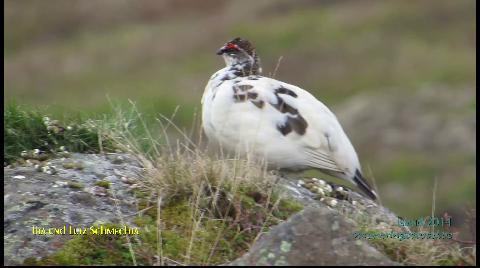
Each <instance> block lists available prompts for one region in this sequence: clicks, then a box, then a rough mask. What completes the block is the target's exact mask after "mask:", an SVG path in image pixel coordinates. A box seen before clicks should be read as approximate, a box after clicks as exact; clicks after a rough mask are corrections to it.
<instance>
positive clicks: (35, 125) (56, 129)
mask: <svg viewBox="0 0 480 268" xmlns="http://www.w3.org/2000/svg"><path fill="white" fill-rule="evenodd" d="M3 123H4V126H3V130H4V132H3V133H4V134H3V143H4V149H3V159H4V162H6V163H12V162H13V161H15V160H16V159H18V158H20V154H21V152H22V151H28V150H33V149H39V150H42V151H45V152H46V153H47V154H55V153H56V152H58V151H60V148H61V147H62V146H64V148H65V149H66V150H68V151H72V152H84V153H96V152H99V151H101V150H113V148H114V147H113V144H112V143H111V142H110V141H109V140H105V139H104V137H101V136H100V135H99V133H98V131H97V130H95V129H93V128H91V127H87V126H86V125H84V124H78V123H75V122H71V123H70V125H67V124H63V123H61V122H59V121H58V120H52V119H50V118H49V117H47V116H44V115H43V114H41V112H39V111H35V110H27V109H26V108H24V107H23V106H21V105H17V104H16V103H12V102H10V103H7V104H6V106H5V108H4V111H3Z"/></svg>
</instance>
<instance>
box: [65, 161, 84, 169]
mask: <svg viewBox="0 0 480 268" xmlns="http://www.w3.org/2000/svg"><path fill="white" fill-rule="evenodd" d="M62 166H63V167H64V168H66V169H76V170H82V169H84V166H83V164H82V163H81V162H65V163H63V164H62Z"/></svg>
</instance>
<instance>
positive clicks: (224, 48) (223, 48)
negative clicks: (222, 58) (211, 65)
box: [217, 46, 227, 55]
mask: <svg viewBox="0 0 480 268" xmlns="http://www.w3.org/2000/svg"><path fill="white" fill-rule="evenodd" d="M225 51H227V47H226V46H223V47H221V48H220V49H219V50H217V55H222V54H223V53H225Z"/></svg>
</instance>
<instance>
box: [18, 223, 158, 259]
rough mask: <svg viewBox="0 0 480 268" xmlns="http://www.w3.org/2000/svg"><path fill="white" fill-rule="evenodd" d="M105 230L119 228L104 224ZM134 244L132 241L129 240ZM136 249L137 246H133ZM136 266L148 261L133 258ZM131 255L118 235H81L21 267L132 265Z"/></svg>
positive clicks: (123, 239) (136, 257) (123, 240)
mask: <svg viewBox="0 0 480 268" xmlns="http://www.w3.org/2000/svg"><path fill="white" fill-rule="evenodd" d="M104 227H106V228H121V227H120V226H119V225H116V224H105V225H104ZM131 241H132V243H135V240H134V239H131ZM134 247H138V245H134ZM135 259H136V261H137V263H138V264H141V265H148V264H149V263H148V260H147V259H145V258H143V257H142V256H135ZM132 264H133V259H132V255H131V254H130V251H129V249H128V246H127V239H126V237H125V236H120V235H91V234H89V235H81V236H77V237H75V238H72V239H70V240H69V241H67V242H66V243H65V245H64V246H63V247H62V248H61V249H60V250H58V251H57V252H56V253H54V254H52V255H50V256H47V257H44V258H42V259H39V260H37V259H35V258H28V259H25V261H24V263H23V265H31V266H38V265H42V266H43V265H132Z"/></svg>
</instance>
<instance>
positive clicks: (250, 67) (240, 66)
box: [224, 55, 262, 77]
mask: <svg viewBox="0 0 480 268" xmlns="http://www.w3.org/2000/svg"><path fill="white" fill-rule="evenodd" d="M224 59H225V63H226V65H227V70H228V71H230V72H231V73H232V74H233V75H234V76H236V77H243V76H249V75H260V74H261V73H262V68H261V67H260V59H259V58H258V57H257V56H256V55H254V56H253V57H252V56H249V57H228V56H226V57H224Z"/></svg>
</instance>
